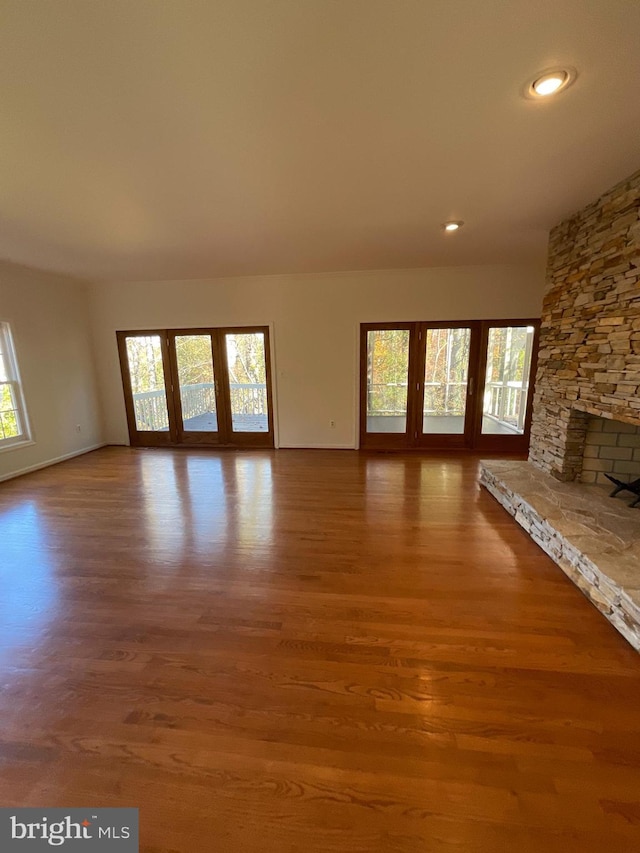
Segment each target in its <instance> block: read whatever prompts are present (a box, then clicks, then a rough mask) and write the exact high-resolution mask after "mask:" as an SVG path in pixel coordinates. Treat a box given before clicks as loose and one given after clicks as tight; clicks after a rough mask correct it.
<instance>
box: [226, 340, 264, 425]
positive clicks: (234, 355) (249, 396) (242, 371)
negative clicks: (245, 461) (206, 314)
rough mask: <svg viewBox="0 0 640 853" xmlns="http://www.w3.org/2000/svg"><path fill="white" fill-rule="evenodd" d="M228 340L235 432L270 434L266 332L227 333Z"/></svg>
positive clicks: (229, 383)
mask: <svg viewBox="0 0 640 853" xmlns="http://www.w3.org/2000/svg"><path fill="white" fill-rule="evenodd" d="M225 339H226V347H225V350H226V358H227V373H228V387H229V401H230V405H229V411H230V412H231V431H232V432H234V433H265V434H266V433H269V432H270V431H271V417H270V406H269V393H268V387H267V356H266V350H265V333H264V332H226V333H225Z"/></svg>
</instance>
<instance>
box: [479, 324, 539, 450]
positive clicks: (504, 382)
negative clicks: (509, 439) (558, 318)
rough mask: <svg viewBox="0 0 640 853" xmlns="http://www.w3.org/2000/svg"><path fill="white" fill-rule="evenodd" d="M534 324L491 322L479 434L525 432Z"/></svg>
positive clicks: (509, 434)
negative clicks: (505, 324)
mask: <svg viewBox="0 0 640 853" xmlns="http://www.w3.org/2000/svg"><path fill="white" fill-rule="evenodd" d="M534 337H535V327H534V326H490V327H489V329H488V335H487V352H486V358H487V367H486V374H485V384H484V397H483V407H482V426H481V434H482V435H504V436H514V435H524V432H525V427H526V417H527V401H528V397H529V382H530V374H531V356H532V352H533V341H534Z"/></svg>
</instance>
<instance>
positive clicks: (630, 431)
mask: <svg viewBox="0 0 640 853" xmlns="http://www.w3.org/2000/svg"><path fill="white" fill-rule="evenodd" d="M580 480H581V482H583V483H591V484H595V485H602V486H607V487H608V488H609V489H610V490H611V491H612V495H613V494H614V493H615V495H614V496H617V497H619V498H622V499H625V500H626V502H627V503H628V504H629V505H635V506H636V507H639V508H640V500H639V498H640V427H639V426H636V425H635V424H627V423H623V422H622V421H615V420H610V419H607V418H598V417H593V416H590V417H589V418H588V421H587V430H586V435H585V443H584V455H583V459H582V473H581V474H580ZM625 486H630V487H631V488H630V489H627V488H625Z"/></svg>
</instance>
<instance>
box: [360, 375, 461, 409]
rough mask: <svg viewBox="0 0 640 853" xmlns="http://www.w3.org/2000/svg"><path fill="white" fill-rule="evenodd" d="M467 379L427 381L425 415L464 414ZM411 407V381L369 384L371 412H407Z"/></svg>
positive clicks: (368, 407) (368, 405) (368, 402)
mask: <svg viewBox="0 0 640 853" xmlns="http://www.w3.org/2000/svg"><path fill="white" fill-rule="evenodd" d="M466 393H467V383H466V382H425V385H424V414H425V415H464V411H465V398H466ZM406 411H407V383H404V384H401V383H387V384H383V383H378V384H375V385H369V388H368V394H367V416H368V417H376V416H378V415H384V416H389V415H391V416H398V415H404V414H406Z"/></svg>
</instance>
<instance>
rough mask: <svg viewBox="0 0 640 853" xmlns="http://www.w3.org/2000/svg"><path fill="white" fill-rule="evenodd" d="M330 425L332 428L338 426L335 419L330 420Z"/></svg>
mask: <svg viewBox="0 0 640 853" xmlns="http://www.w3.org/2000/svg"><path fill="white" fill-rule="evenodd" d="M329 426H330V427H331V429H335V428H336V422H335V421H334V420H330V421H329Z"/></svg>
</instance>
